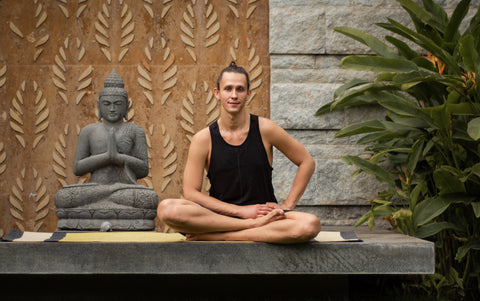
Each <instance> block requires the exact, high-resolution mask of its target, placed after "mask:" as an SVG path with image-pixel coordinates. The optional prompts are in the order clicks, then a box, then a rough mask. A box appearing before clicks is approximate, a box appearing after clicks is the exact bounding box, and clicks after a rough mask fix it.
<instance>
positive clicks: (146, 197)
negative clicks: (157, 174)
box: [55, 70, 158, 230]
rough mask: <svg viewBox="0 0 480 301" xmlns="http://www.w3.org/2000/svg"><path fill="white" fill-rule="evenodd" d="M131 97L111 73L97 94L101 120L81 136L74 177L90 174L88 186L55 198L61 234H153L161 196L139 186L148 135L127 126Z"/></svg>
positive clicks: (61, 192)
mask: <svg viewBox="0 0 480 301" xmlns="http://www.w3.org/2000/svg"><path fill="white" fill-rule="evenodd" d="M128 106H129V100H128V94H127V91H126V90H125V89H124V83H123V80H122V78H121V77H120V75H119V74H118V73H117V72H116V71H115V70H113V71H112V73H111V74H110V75H109V76H108V77H107V79H106V80H105V83H104V88H103V89H102V91H101V92H100V94H99V100H98V118H99V120H102V122H98V123H93V124H89V125H87V126H86V127H84V128H83V129H82V130H81V131H80V134H79V137H78V142H77V149H76V153H75V159H74V165H73V172H74V174H75V175H77V176H82V175H84V174H87V173H91V176H90V181H89V183H85V184H74V185H67V186H64V187H63V188H62V189H60V190H59V191H58V192H57V194H56V196H55V204H56V206H57V211H56V213H57V216H58V218H59V221H58V224H57V226H58V228H60V229H76V230H101V229H102V228H105V225H106V224H107V227H106V228H108V229H110V228H111V229H112V230H152V229H154V228H155V222H154V221H153V219H154V218H155V216H156V208H157V205H158V195H157V194H156V192H155V191H154V190H153V189H151V188H147V187H144V186H142V185H139V184H138V183H137V179H141V178H143V177H146V176H147V175H148V154H147V142H146V137H145V132H144V131H143V129H142V128H141V127H139V126H138V125H136V124H133V123H129V122H125V121H124V120H123V119H124V118H126V115H127V113H128Z"/></svg>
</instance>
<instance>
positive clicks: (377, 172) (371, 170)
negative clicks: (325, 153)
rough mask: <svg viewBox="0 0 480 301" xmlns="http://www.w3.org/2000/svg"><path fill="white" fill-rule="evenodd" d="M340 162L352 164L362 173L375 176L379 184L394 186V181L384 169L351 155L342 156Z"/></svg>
mask: <svg viewBox="0 0 480 301" xmlns="http://www.w3.org/2000/svg"><path fill="white" fill-rule="evenodd" d="M342 160H343V161H344V162H345V163H347V164H354V165H356V166H357V167H358V168H360V169H362V170H363V171H364V172H366V173H368V174H371V175H373V176H375V178H376V179H377V180H378V181H379V182H380V183H383V184H387V185H390V186H395V181H394V180H393V178H392V177H391V176H390V174H389V173H388V172H387V171H386V170H385V169H383V168H381V167H380V166H378V165H376V164H373V163H371V162H370V161H368V160H365V159H362V158H360V157H357V156H351V155H346V156H343V157H342Z"/></svg>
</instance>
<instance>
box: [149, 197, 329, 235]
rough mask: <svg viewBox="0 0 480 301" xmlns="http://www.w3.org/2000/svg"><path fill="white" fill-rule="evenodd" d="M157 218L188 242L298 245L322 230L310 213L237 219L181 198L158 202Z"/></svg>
mask: <svg viewBox="0 0 480 301" xmlns="http://www.w3.org/2000/svg"><path fill="white" fill-rule="evenodd" d="M158 216H159V218H160V219H161V220H162V221H163V222H165V223H166V224H167V225H168V226H169V227H171V228H172V229H174V230H176V231H178V232H182V233H187V239H188V240H245V241H262V242H269V243H300V242H306V241H310V240H311V239H313V238H314V237H315V236H316V235H317V234H318V233H319V232H320V229H321V226H320V221H319V220H318V218H317V217H316V216H315V215H312V214H309V213H304V212H294V211H290V212H286V213H285V212H284V211H283V210H281V209H274V210H272V211H271V212H270V213H268V214H267V215H265V216H263V217H260V218H256V219H240V218H235V217H230V216H225V215H222V214H218V213H215V212H213V211H211V210H209V209H207V208H205V207H202V206H200V205H198V204H196V203H194V202H191V201H188V200H183V199H166V200H163V201H161V202H160V204H159V205H158Z"/></svg>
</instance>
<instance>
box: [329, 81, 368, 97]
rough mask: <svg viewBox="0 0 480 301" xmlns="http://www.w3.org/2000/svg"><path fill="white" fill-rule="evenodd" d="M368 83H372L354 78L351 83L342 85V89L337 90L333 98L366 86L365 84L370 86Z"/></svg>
mask: <svg viewBox="0 0 480 301" xmlns="http://www.w3.org/2000/svg"><path fill="white" fill-rule="evenodd" d="M368 83H370V81H368V80H364V79H359V78H354V79H352V80H351V81H349V82H348V83H345V84H343V85H341V86H340V87H338V88H337V90H335V93H334V94H333V98H337V97H339V96H340V95H342V94H343V93H345V91H347V90H349V89H351V88H355V87H358V86H361V85H365V84H368Z"/></svg>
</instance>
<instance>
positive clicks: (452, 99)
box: [447, 90, 461, 110]
mask: <svg viewBox="0 0 480 301" xmlns="http://www.w3.org/2000/svg"><path fill="white" fill-rule="evenodd" d="M460 97H461V95H460V93H458V91H457V90H452V91H450V93H448V97H447V110H448V105H451V104H457V103H458V102H459V101H460Z"/></svg>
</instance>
